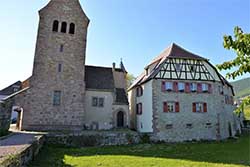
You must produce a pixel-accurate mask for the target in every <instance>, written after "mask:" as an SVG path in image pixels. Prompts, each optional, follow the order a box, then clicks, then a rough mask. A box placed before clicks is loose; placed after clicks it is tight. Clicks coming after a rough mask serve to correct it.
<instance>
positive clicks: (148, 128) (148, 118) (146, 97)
mask: <svg viewBox="0 0 250 167" xmlns="http://www.w3.org/2000/svg"><path fill="white" fill-rule="evenodd" d="M142 89H143V96H141V97H137V99H136V102H137V104H138V103H142V115H137V130H138V131H139V132H144V133H145V132H146V133H149V132H153V127H152V126H153V122H152V120H153V105H152V104H153V97H152V80H151V81H149V82H146V83H145V84H143V85H142Z"/></svg>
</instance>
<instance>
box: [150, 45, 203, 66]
mask: <svg viewBox="0 0 250 167" xmlns="http://www.w3.org/2000/svg"><path fill="white" fill-rule="evenodd" d="M166 58H183V59H197V60H207V59H205V58H203V57H201V56H198V55H196V54H193V53H191V52H189V51H187V50H185V49H183V48H182V47H180V46H178V45H177V44H175V43H172V45H171V46H169V47H168V48H167V49H166V50H164V51H163V52H162V53H161V54H160V55H159V56H157V57H156V58H155V59H153V60H152V61H151V62H150V63H149V65H147V66H146V68H147V67H148V66H150V65H152V64H154V63H156V62H162V61H164V60H165V59H166Z"/></svg>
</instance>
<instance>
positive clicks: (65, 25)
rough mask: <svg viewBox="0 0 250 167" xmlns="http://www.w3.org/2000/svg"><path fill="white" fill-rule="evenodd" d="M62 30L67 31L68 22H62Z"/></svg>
mask: <svg viewBox="0 0 250 167" xmlns="http://www.w3.org/2000/svg"><path fill="white" fill-rule="evenodd" d="M61 32H62V33H66V32H67V23H66V22H62V27H61Z"/></svg>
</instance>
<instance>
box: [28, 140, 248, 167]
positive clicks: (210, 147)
mask: <svg viewBox="0 0 250 167" xmlns="http://www.w3.org/2000/svg"><path fill="white" fill-rule="evenodd" d="M249 142H250V136H249V135H245V136H242V137H240V139H238V140H227V141H224V142H211V143H204V142H203V143H183V144H139V145H132V146H106V147H89V148H68V147H63V146H54V145H53V146H52V145H46V146H45V147H44V148H43V149H42V151H41V153H40V154H39V155H38V157H37V158H36V159H35V161H34V162H32V164H31V165H30V166H32V167H33V166H36V167H39V166H48V165H49V166H62V167H73V166H72V165H67V164H66V162H65V156H69V157H72V158H83V159H84V158H86V157H96V156H98V157H101V156H109V155H111V156H123V155H125V156H136V157H143V158H147V157H148V158H163V159H164V158H167V159H176V160H189V161H195V162H207V163H223V164H234V165H250V157H249V156H250V153H249V151H250V150H249V148H250V143H249ZM67 163H68V164H69V162H67Z"/></svg>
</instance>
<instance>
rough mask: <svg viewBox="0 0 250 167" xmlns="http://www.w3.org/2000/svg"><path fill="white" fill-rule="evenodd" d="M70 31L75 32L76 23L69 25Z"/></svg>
mask: <svg viewBox="0 0 250 167" xmlns="http://www.w3.org/2000/svg"><path fill="white" fill-rule="evenodd" d="M69 33H70V34H75V24H74V23H71V24H70V25H69Z"/></svg>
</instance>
